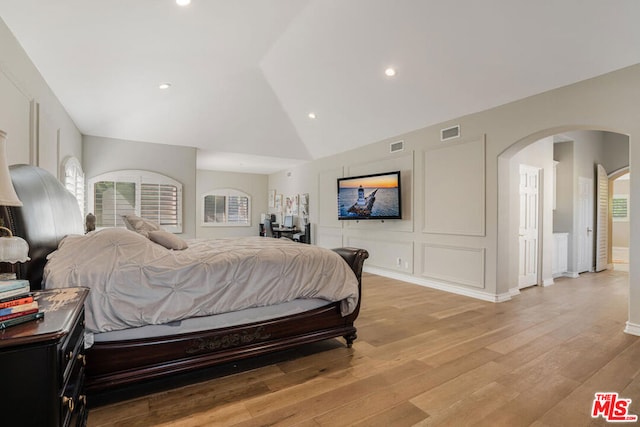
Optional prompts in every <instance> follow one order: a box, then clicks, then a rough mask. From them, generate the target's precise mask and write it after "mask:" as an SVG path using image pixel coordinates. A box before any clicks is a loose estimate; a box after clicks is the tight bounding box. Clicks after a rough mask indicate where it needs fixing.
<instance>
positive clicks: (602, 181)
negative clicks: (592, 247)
mask: <svg viewBox="0 0 640 427" xmlns="http://www.w3.org/2000/svg"><path fill="white" fill-rule="evenodd" d="M597 180H598V187H597V191H598V194H597V195H596V200H597V201H598V204H597V212H596V271H602V270H606V269H607V266H608V264H609V257H608V248H609V177H608V176H607V171H606V170H605V168H604V167H603V166H602V165H598V171H597Z"/></svg>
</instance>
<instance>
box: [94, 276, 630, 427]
mask: <svg viewBox="0 0 640 427" xmlns="http://www.w3.org/2000/svg"><path fill="white" fill-rule="evenodd" d="M363 289H364V298H363V307H362V311H361V314H360V317H359V318H358V320H357V322H356V326H357V327H358V336H359V338H358V340H357V341H356V343H355V344H354V346H353V348H352V349H347V348H346V347H345V346H344V344H343V342H342V341H341V340H337V339H336V340H329V341H326V342H323V343H319V344H317V345H311V346H306V347H304V348H302V349H299V350H298V351H297V352H289V353H283V354H279V355H276V356H274V357H273V358H271V359H268V360H267V362H266V363H264V364H263V365H262V366H259V365H258V366H256V365H255V364H254V365H252V366H253V369H250V370H248V371H245V372H237V373H234V374H231V375H227V376H224V377H219V378H215V379H210V380H203V381H202V382H199V383H197V384H193V385H188V386H182V387H178V388H176V389H172V390H168V391H162V392H158V393H155V394H152V395H147V396H143V397H139V398H135V399H130V400H127V401H123V402H120V403H115V404H110V405H106V406H101V407H97V408H95V409H92V410H91V411H90V413H89V426H92V427H97V426H115V425H118V426H185V427H193V426H214V425H220V426H276V425H277V426H294V425H295V426H332V427H334V426H431V425H437V426H440V425H451V426H468V425H473V426H476V425H477V426H529V425H533V426H539V427H542V426H589V425H606V424H607V423H606V422H605V421H604V420H603V419H602V418H598V419H595V420H594V419H592V418H591V416H590V414H591V408H592V404H593V399H594V393H596V392H618V393H619V395H620V397H621V398H628V399H632V403H631V406H630V412H631V413H633V414H640V380H639V372H640V337H635V336H631V335H627V334H625V333H623V330H624V326H625V322H626V320H627V299H628V290H627V289H628V275H627V273H625V272H619V271H608V272H603V273H587V274H583V275H581V277H580V278H578V279H558V280H556V284H555V285H553V286H550V287H547V288H541V287H533V288H529V289H526V290H524V291H523V292H522V293H521V295H519V296H517V297H515V298H514V299H513V300H511V301H508V302H505V303H500V304H494V303H488V302H482V301H478V300H475V299H471V298H467V297H463V296H458V295H453V294H448V293H445V292H440V291H436V290H432V289H428V288H423V287H420V286H417V285H413V284H408V283H404V282H400V281H397V280H392V279H388V278H383V277H380V276H375V275H371V274H365V276H364V278H363ZM241 368H242V367H241Z"/></svg>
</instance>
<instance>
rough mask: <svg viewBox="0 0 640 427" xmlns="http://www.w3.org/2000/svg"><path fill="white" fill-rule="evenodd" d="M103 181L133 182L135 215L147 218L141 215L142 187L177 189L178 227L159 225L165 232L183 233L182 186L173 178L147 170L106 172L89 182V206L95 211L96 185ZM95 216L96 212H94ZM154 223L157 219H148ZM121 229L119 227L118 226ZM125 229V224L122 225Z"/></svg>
mask: <svg viewBox="0 0 640 427" xmlns="http://www.w3.org/2000/svg"><path fill="white" fill-rule="evenodd" d="M101 181H112V182H116V183H117V182H121V183H127V182H132V183H134V184H135V207H134V213H135V215H137V216H140V217H142V218H145V217H144V216H142V214H141V209H142V185H143V184H146V185H170V186H175V187H176V199H177V200H176V203H177V206H176V225H164V224H159V225H160V226H161V227H162V228H163V229H164V230H166V231H169V232H171V233H182V228H183V223H182V198H183V195H182V184H181V183H180V182H178V181H176V180H175V179H173V178H170V177H168V176H166V175H163V174H160V173H157V172H151V171H145V170H137V169H126V170H118V171H111V172H106V173H103V174H100V175H97V176H94V177H92V178H90V179H89V182H88V190H89V191H88V193H89V197H88V206H90V207H91V208H92V209H93V210H94V211H95V184H96V183H97V182H101ZM94 214H95V212H94ZM146 219H150V220H152V221H156V220H157V219H156V218H146ZM116 227H119V225H116ZM122 227H124V223H123V224H122ZM96 228H97V229H103V228H109V227H105V226H101V227H96Z"/></svg>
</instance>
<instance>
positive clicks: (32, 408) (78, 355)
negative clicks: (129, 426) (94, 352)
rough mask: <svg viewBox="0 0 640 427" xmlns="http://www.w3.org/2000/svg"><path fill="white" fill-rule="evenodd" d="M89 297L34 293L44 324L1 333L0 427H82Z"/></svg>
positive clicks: (71, 292) (74, 292) (80, 291)
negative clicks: (7, 426) (86, 321)
mask: <svg viewBox="0 0 640 427" xmlns="http://www.w3.org/2000/svg"><path fill="white" fill-rule="evenodd" d="M88 293H89V290H88V289H86V288H67V289H55V290H48V291H39V292H35V293H34V296H35V299H36V300H37V301H38V306H39V309H40V310H41V311H43V312H44V313H45V314H44V318H43V319H40V320H32V321H29V322H27V323H23V324H21V325H16V326H11V327H9V328H7V329H4V330H2V331H0V390H2V392H1V393H0V396H1V397H0V424H2V425H16V426H18V425H19V426H38V427H42V426H84V425H85V424H86V420H87V414H88V409H87V401H86V395H85V394H84V366H85V359H84V300H85V298H86V297H87V294H88ZM5 421H6V422H7V423H6V424H5Z"/></svg>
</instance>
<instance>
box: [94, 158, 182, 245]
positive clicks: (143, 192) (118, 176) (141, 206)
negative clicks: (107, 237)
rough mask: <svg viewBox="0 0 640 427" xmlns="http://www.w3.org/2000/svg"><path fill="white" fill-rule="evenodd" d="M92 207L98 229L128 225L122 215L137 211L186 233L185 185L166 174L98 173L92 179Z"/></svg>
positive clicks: (144, 172)
mask: <svg viewBox="0 0 640 427" xmlns="http://www.w3.org/2000/svg"><path fill="white" fill-rule="evenodd" d="M89 206H90V208H92V209H93V210H94V212H93V213H94V214H95V216H96V228H104V227H124V223H123V222H122V215H127V214H134V215H138V216H140V217H142V218H145V219H148V220H150V221H154V222H156V223H158V224H159V225H160V226H161V227H162V228H163V229H165V230H167V231H170V232H173V233H181V232H182V184H180V183H179V182H178V181H176V180H174V179H171V178H169V177H167V176H165V175H161V174H157V173H154V172H148V171H137V170H126V171H115V172H109V173H106V174H102V175H99V176H96V177H94V178H92V179H90V180H89Z"/></svg>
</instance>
